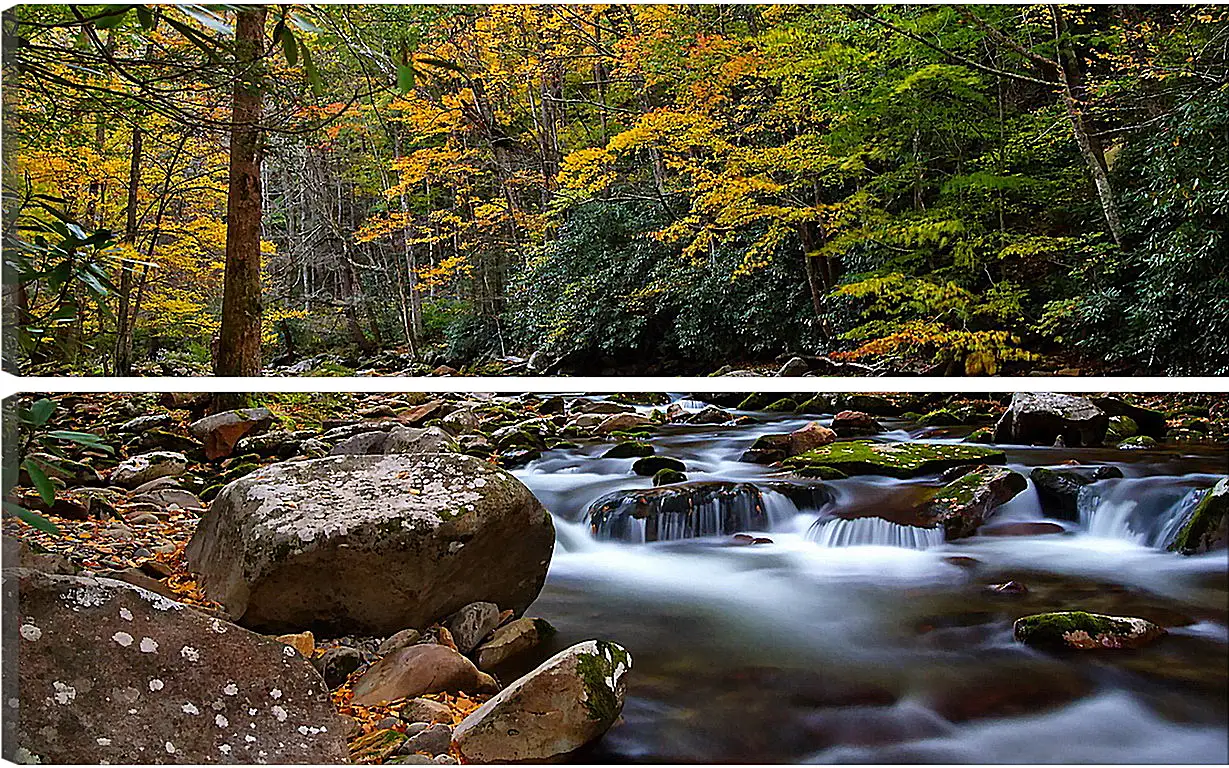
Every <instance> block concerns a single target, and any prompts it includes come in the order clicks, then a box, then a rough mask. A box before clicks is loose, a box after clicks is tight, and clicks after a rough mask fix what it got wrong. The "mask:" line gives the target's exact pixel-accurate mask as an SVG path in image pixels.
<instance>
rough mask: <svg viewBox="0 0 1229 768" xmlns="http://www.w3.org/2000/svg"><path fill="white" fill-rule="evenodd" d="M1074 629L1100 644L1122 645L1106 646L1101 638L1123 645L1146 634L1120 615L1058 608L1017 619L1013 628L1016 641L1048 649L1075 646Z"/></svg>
mask: <svg viewBox="0 0 1229 768" xmlns="http://www.w3.org/2000/svg"><path fill="white" fill-rule="evenodd" d="M1073 632H1085V633H1087V634H1088V635H1089V637H1090V638H1092V641H1094V642H1096V645H1097V646H1099V647H1118V646H1117V644H1116V643H1114V644H1109V645H1104V644H1102V643H1101V642H1099V639H1100V638H1112V639H1115V640H1116V641H1119V642H1121V644H1122V645H1123V646H1127V645H1132V644H1134V643H1133V642H1132V641H1133V639H1134V638H1139V637H1144V636H1146V635H1147V634H1148V633H1146V632H1145V633H1142V634H1141V633H1140V631H1139V627H1137V626H1136V625H1135V624H1134V623H1133V622H1131V621H1129V620H1126V619H1124V618H1120V617H1117V616H1106V615H1104V614H1100V613H1087V612H1085V611H1058V612H1055V613H1039V614H1035V615H1033V616H1025V617H1023V618H1020V619H1017V620H1016V623H1015V625H1014V627H1013V633H1014V634H1015V638H1016V640H1018V641H1020V642H1022V643H1024V644H1025V645H1031V646H1037V647H1045V648H1075V647H1079V646H1077V645H1074V644H1073V643H1072V642H1071V641H1070V640H1069V639H1068V637H1067V635H1068V634H1070V633H1073Z"/></svg>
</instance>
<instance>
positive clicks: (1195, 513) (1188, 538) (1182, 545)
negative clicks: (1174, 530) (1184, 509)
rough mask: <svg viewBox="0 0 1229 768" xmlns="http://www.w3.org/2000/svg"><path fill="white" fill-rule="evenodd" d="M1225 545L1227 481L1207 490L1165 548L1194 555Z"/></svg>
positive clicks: (1228, 525) (1228, 539) (1228, 528)
mask: <svg viewBox="0 0 1229 768" xmlns="http://www.w3.org/2000/svg"><path fill="white" fill-rule="evenodd" d="M1226 546H1229V478H1221V480H1220V481H1218V482H1217V483H1216V485H1214V486H1212V487H1211V488H1209V489H1208V490H1207V491H1206V492H1205V493H1204V494H1203V498H1201V499H1200V500H1199V503H1198V504H1196V505H1195V508H1194V509H1192V510H1191V512H1190V516H1189V517H1187V519H1186V522H1185V523H1183V524H1182V528H1180V529H1179V530H1178V534H1177V536H1175V537H1174V540H1173V542H1172V543H1171V544H1170V545H1169V550H1170V551H1171V552H1179V553H1181V554H1183V555H1197V554H1202V553H1204V552H1211V551H1213V550H1217V549H1224V548H1225V547H1226Z"/></svg>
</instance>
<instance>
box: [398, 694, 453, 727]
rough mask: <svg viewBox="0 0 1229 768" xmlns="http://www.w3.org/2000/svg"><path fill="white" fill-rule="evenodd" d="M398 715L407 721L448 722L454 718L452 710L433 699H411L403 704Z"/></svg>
mask: <svg viewBox="0 0 1229 768" xmlns="http://www.w3.org/2000/svg"><path fill="white" fill-rule="evenodd" d="M397 716H398V717H400V718H401V719H402V720H404V721H405V722H407V723H447V722H450V721H451V720H452V710H451V709H450V708H449V707H448V705H447V704H441V703H440V702H438V701H432V700H431V699H410V700H409V701H407V702H406V703H405V704H402V705H401V709H400V710H398V712H397ZM406 732H407V733H408V732H409V729H408V728H407V729H406Z"/></svg>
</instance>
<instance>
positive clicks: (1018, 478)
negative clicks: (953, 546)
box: [922, 467, 1028, 541]
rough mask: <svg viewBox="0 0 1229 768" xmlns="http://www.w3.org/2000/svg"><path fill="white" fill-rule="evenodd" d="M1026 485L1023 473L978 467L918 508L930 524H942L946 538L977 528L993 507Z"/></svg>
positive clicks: (968, 533) (1009, 498)
mask: <svg viewBox="0 0 1229 768" xmlns="http://www.w3.org/2000/svg"><path fill="white" fill-rule="evenodd" d="M1027 487H1028V481H1027V480H1025V479H1024V475H1021V474H1019V473H1018V472H1012V471H1011V470H1009V469H1006V468H1004V467H978V468H976V469H974V470H973V471H972V472H969V473H967V474H965V475H963V476H962V477H960V478H958V479H956V480H954V481H952V482H950V483H948V484H947V485H945V486H943V487H942V488H941V489H939V492H938V494H936V495H935V498H933V499H931V500H930V501H929V502H927V503H926V504H925V505H924V506H923V508H922V515H923V517H924V518H925V519H926V522H928V523H929V524H931V525H942V526H943V532H944V536H945V537H946V539H947V540H948V541H952V540H954V539H963V538H965V537H967V536H972V535H973V534H974V533H976V532H977V529H978V528H980V527H981V525H982V523H984V522H985V521H986V520H987V519H989V518H990V516H991V515H993V514H994V511H995V510H996V509H998V508H999V507H1000V506H1002V505H1003V504H1005V503H1006V502H1008V501H1009V500H1011V499H1012V498H1013V497H1014V496H1015V495H1016V494H1018V493H1019V492H1020V491H1023V490H1024V489H1025V488H1027Z"/></svg>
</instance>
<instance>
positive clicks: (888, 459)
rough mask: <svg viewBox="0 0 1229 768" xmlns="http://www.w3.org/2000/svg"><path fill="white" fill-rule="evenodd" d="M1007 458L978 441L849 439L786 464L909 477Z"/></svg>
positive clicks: (805, 470) (814, 470)
mask: <svg viewBox="0 0 1229 768" xmlns="http://www.w3.org/2000/svg"><path fill="white" fill-rule="evenodd" d="M1006 460H1007V456H1006V454H1004V453H1003V452H1002V451H1000V450H997V449H994V448H986V447H983V446H979V445H966V444H958V445H952V444H939V443H876V442H872V441H870V440H848V441H841V442H836V443H832V444H830V445H825V446H822V447H820V448H816V449H815V450H812V451H807V452H806V453H803V454H799V455H798V456H794V457H791V458H788V459H786V460H785V461H784V462H783V465H784V466H785V467H786V468H788V469H792V470H794V471H795V472H797V473H798V474H801V475H811V476H818V473H820V472H822V471H823V470H825V469H831V470H838V471H840V472H842V473H844V474H846V475H887V476H888V477H898V478H909V477H917V476H919V475H925V474H929V473H933V472H941V471H943V470H945V469H950V468H951V467H959V466H964V465H969V464H974V465H975V464H1002V463H1004V462H1005V461H1006Z"/></svg>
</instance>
